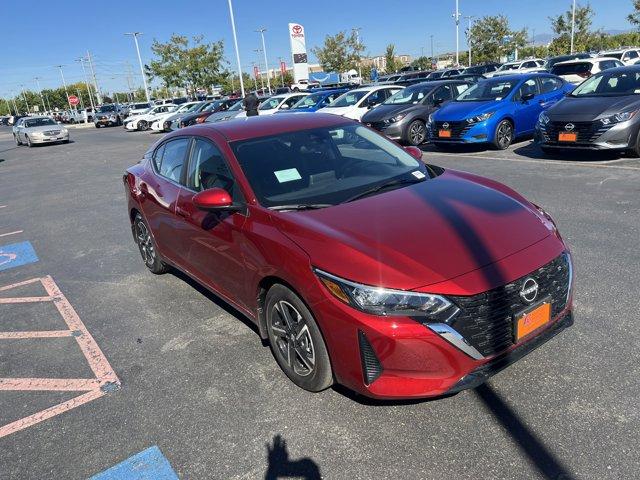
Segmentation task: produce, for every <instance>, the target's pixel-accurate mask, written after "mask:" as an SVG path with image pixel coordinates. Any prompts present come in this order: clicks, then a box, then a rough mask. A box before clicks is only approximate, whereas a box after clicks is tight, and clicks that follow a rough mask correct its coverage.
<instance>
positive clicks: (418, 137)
mask: <svg viewBox="0 0 640 480" xmlns="http://www.w3.org/2000/svg"><path fill="white" fill-rule="evenodd" d="M424 135H425V127H424V125H422V124H421V123H420V122H416V123H414V124H413V125H411V128H410V129H409V140H411V143H413V144H414V145H419V144H421V143H422V142H424Z"/></svg>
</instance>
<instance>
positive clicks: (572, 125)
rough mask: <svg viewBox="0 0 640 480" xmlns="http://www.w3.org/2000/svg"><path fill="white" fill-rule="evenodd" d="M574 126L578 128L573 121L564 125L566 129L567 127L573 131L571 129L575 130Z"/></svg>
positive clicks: (567, 129)
mask: <svg viewBox="0 0 640 480" xmlns="http://www.w3.org/2000/svg"><path fill="white" fill-rule="evenodd" d="M574 128H576V126H575V125H574V124H573V123H567V124H566V125H565V126H564V129H565V130H566V131H567V132H570V131H571V130H573V129H574Z"/></svg>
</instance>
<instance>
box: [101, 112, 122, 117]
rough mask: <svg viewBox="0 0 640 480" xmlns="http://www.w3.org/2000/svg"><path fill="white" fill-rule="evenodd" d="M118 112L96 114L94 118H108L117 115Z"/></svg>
mask: <svg viewBox="0 0 640 480" xmlns="http://www.w3.org/2000/svg"><path fill="white" fill-rule="evenodd" d="M118 114H119V113H118V112H97V113H96V117H110V116H111V115H118Z"/></svg>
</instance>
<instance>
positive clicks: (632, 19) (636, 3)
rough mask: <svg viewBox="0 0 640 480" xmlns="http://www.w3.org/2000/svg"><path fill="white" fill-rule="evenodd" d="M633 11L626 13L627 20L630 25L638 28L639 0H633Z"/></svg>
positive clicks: (639, 16)
mask: <svg viewBox="0 0 640 480" xmlns="http://www.w3.org/2000/svg"><path fill="white" fill-rule="evenodd" d="M632 3H633V13H630V14H629V15H627V20H628V21H629V23H630V24H631V25H633V26H634V27H636V28H637V29H639V30H640V0H633V2H632Z"/></svg>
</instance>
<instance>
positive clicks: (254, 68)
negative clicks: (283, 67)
mask: <svg viewBox="0 0 640 480" xmlns="http://www.w3.org/2000/svg"><path fill="white" fill-rule="evenodd" d="M251 67H252V68H253V84H254V85H255V86H256V92H257V91H258V79H257V78H256V73H255V72H256V62H251Z"/></svg>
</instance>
